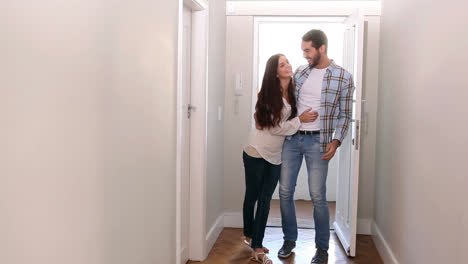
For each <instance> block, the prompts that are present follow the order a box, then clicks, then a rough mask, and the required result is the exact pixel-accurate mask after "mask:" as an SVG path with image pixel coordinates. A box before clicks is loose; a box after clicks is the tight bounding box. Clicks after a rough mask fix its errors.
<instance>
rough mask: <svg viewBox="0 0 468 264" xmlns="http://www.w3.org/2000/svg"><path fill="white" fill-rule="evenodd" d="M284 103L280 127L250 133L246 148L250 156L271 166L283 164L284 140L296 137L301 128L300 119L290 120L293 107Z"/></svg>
mask: <svg viewBox="0 0 468 264" xmlns="http://www.w3.org/2000/svg"><path fill="white" fill-rule="evenodd" d="M283 103H284V106H283V109H282V110H281V120H280V123H279V125H278V126H275V127H273V128H269V129H263V130H258V129H256V128H254V129H253V130H252V131H250V134H249V140H248V143H247V146H245V148H244V151H245V152H246V153H247V154H248V155H249V156H252V157H259V156H260V157H262V158H264V159H265V160H266V161H268V162H270V163H271V164H274V165H279V164H281V152H282V150H283V143H284V138H285V137H286V136H291V135H294V134H295V133H296V132H297V130H298V129H299V127H300V126H301V121H300V120H299V117H295V118H293V119H291V120H288V117H289V115H291V105H290V104H289V103H288V101H287V100H286V99H284V98H283Z"/></svg>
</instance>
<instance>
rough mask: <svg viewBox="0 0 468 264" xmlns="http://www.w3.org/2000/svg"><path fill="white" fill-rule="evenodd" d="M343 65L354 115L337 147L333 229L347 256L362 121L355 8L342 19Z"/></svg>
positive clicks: (360, 25) (360, 33)
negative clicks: (351, 86) (351, 85)
mask: <svg viewBox="0 0 468 264" xmlns="http://www.w3.org/2000/svg"><path fill="white" fill-rule="evenodd" d="M344 23H345V24H346V30H345V33H344V34H345V35H344V45H343V46H344V50H343V57H344V58H343V67H344V68H345V69H346V70H347V71H349V72H350V73H351V74H352V75H353V79H354V85H355V87H356V90H355V92H354V95H353V117H352V122H351V125H350V127H349V131H348V134H347V136H346V137H345V139H344V140H343V142H342V143H341V146H340V148H339V149H338V155H337V162H338V177H337V197H336V217H335V222H334V223H333V225H334V227H335V232H336V234H337V235H338V238H339V239H340V241H341V244H342V245H343V248H344V249H345V251H346V254H347V255H348V256H351V257H354V256H356V229H357V206H358V183H359V151H360V147H359V144H360V140H359V139H360V121H361V91H362V63H363V47H364V19H363V12H362V10H356V11H355V12H353V14H352V15H350V16H349V17H348V18H347V19H346V20H345V22H344Z"/></svg>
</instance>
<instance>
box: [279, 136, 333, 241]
mask: <svg viewBox="0 0 468 264" xmlns="http://www.w3.org/2000/svg"><path fill="white" fill-rule="evenodd" d="M323 154H325V153H322V152H320V135H319V134H317V135H299V134H295V135H294V136H291V137H286V140H285V141H284V145H283V154H282V165H281V176H280V181H279V182H280V186H279V196H280V206H281V219H282V227H283V234H284V239H285V240H291V241H296V240H297V220H296V206H295V204H294V191H295V188H296V182H297V175H298V173H299V169H300V168H301V164H302V159H303V157H304V158H305V161H306V165H307V174H308V183H309V193H310V198H311V199H312V203H313V205H314V221H315V245H316V247H320V248H322V249H325V250H328V245H329V239H330V212H329V209H328V203H327V199H326V181H327V173H328V161H327V160H322V159H321V157H322V156H323Z"/></svg>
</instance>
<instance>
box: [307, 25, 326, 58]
mask: <svg viewBox="0 0 468 264" xmlns="http://www.w3.org/2000/svg"><path fill="white" fill-rule="evenodd" d="M302 41H312V47H314V48H316V49H318V48H320V47H321V46H322V45H325V53H326V52H327V50H328V39H327V35H325V33H323V31H322V30H320V29H312V30H310V31H309V32H307V33H305V34H304V36H302Z"/></svg>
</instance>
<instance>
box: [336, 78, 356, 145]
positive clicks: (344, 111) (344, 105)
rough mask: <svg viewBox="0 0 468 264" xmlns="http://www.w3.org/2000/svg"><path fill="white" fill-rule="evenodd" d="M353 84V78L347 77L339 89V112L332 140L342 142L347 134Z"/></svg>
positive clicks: (351, 113)
mask: <svg viewBox="0 0 468 264" xmlns="http://www.w3.org/2000/svg"><path fill="white" fill-rule="evenodd" d="M354 89H355V87H354V82H353V77H352V76H351V75H349V78H348V79H347V81H345V83H344V84H343V87H342V88H341V93H340V98H339V110H340V113H339V114H338V123H337V125H336V129H335V134H334V136H333V139H337V140H339V141H340V142H343V139H344V138H345V136H346V133H347V132H348V128H349V124H350V123H351V118H352V115H353V94H354Z"/></svg>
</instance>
